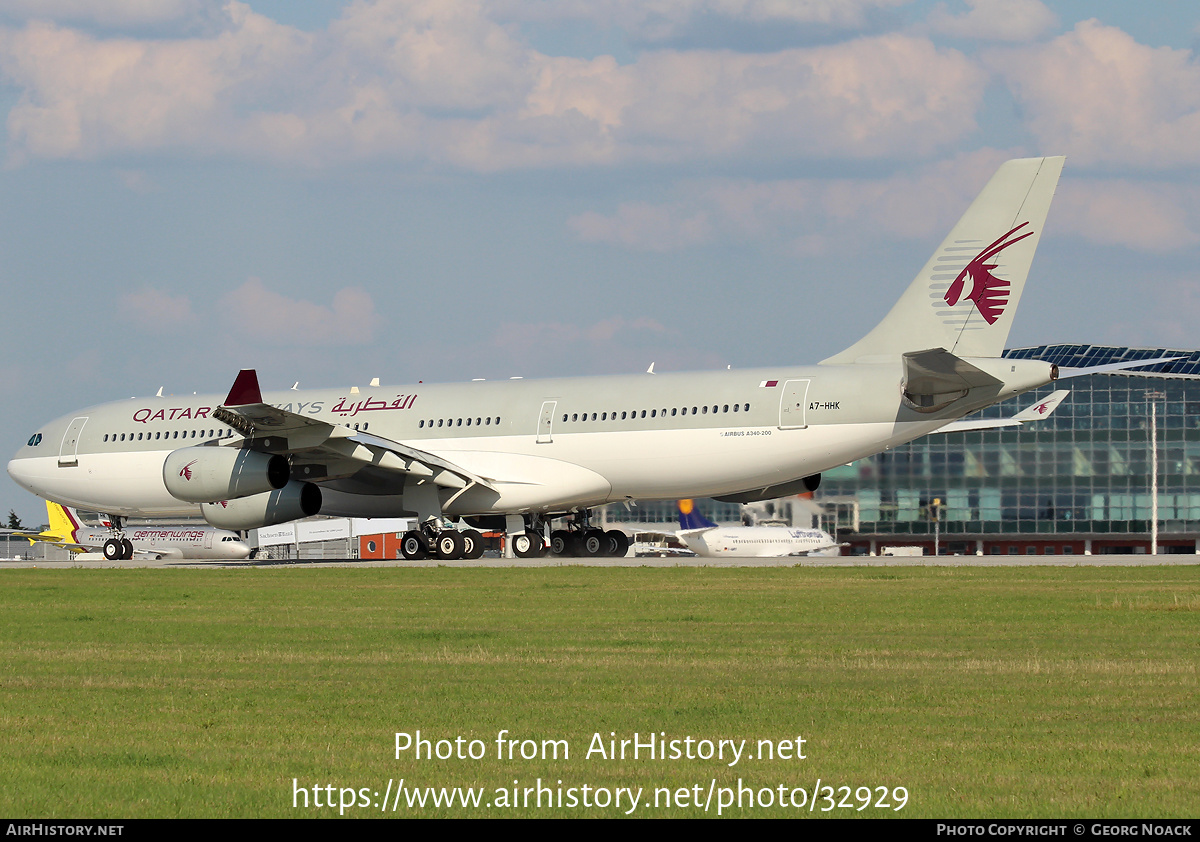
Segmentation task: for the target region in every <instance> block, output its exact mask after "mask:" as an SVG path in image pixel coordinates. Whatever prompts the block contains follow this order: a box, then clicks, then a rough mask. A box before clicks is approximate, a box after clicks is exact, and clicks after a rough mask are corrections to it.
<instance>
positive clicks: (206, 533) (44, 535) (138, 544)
mask: <svg viewBox="0 0 1200 842" xmlns="http://www.w3.org/2000/svg"><path fill="white" fill-rule="evenodd" d="M46 515H47V517H48V518H49V520H50V525H49V527H48V528H47V529H46V530H45V531H44V532H20V531H16V530H14V531H12V532H11V533H10V534H11V535H13V536H14V537H16V538H25V539H27V540H28V541H29V543H31V544H32V543H33V542H34V541H42V542H44V543H47V544H54V545H55V546H56V547H65V548H66V549H69V550H71V551H72V552H73V553H78V554H85V553H95V552H102V553H103V554H104V557H105V558H106V559H108V560H109V561H115V560H117V559H131V558H133V557H134V556H141V557H144V558H210V559H242V558H249V556H250V545H249V544H247V543H246V542H245V541H243V540H242V539H241V538H240V537H239V536H238V535H236V534H235V533H233V532H230V531H229V530H227V529H215V528H213V527H211V526H196V525H193V524H178V525H174V524H171V525H168V524H158V525H154V526H131V527H129V528H128V529H126V530H125V537H123V538H118V537H115V536H114V530H113V529H109V528H103V529H101V528H97V527H93V526H86V525H85V524H84V523H83V520H82V519H81V518H80V517H79V513H78V512H76V511H75V510H74V509H71V508H68V507H66V506H60V505H59V504H58V503H55V502H53V501H51V500H47V501H46ZM5 531H6V532H7V531H8V530H5Z"/></svg>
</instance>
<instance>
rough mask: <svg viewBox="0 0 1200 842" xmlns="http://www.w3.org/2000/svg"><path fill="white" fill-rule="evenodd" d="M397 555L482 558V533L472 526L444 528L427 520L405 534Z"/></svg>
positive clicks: (450, 559)
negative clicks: (466, 527) (461, 528)
mask: <svg viewBox="0 0 1200 842" xmlns="http://www.w3.org/2000/svg"><path fill="white" fill-rule="evenodd" d="M400 554H401V555H403V556H404V557H405V558H406V559H408V560H409V561H417V560H420V559H423V558H436V559H439V560H441V561H453V560H455V559H476V558H482V557H483V536H482V535H481V534H479V532H478V531H477V530H474V529H464V530H462V531H459V530H457V529H453V528H451V529H443V528H441V527H439V526H438V525H437V523H436V522H435V521H432V520H430V521H427V522H425V523H424V524H422V525H421V528H420V529H413V530H410V531H409V532H406V533H404V538H403V539H402V540H401V541H400Z"/></svg>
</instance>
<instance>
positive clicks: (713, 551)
mask: <svg viewBox="0 0 1200 842" xmlns="http://www.w3.org/2000/svg"><path fill="white" fill-rule="evenodd" d="M676 535H678V536H679V540H681V541H682V542H683V543H684V544H685V545H686V546H687V548H688V549H689V550H691V551H692V552H694V553H695V554H696V555H698V556H704V557H706V558H779V557H781V556H790V555H795V556H800V555H809V554H810V553H829V554H833V555H836V554H837V552H838V545H837V542H836V541H834V539H833V536H831V535H830V534H829V533H828V532H822V531H821V530H820V529H798V528H796V527H790V526H714V527H712V528H710V529H686V530H682V531H680V532H677V533H676Z"/></svg>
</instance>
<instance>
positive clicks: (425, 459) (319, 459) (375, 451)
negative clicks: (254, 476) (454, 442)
mask: <svg viewBox="0 0 1200 842" xmlns="http://www.w3.org/2000/svg"><path fill="white" fill-rule="evenodd" d="M212 417H213V418H215V419H217V420H218V421H221V422H222V423H225V424H228V425H229V426H230V427H232V428H233V429H235V430H237V431H238V432H239V433H241V434H242V435H243V436H245V437H246V438H253V439H255V440H256V441H257V442H258V443H259V444H261V446H262V449H264V450H266V451H267V452H269V453H287V454H292V456H293V466H292V467H293V475H294V476H295V477H296V478H297V479H301V480H308V481H311V482H321V481H322V480H329V479H338V478H342V477H347V476H352V475H353V474H355V473H357V472H358V471H359V470H360V469H362V468H364V467H366V466H375V467H377V468H381V469H383V470H385V471H393V472H395V473H398V474H410V475H412V476H416V477H421V478H423V479H432V480H433V482H434V483H435V484H436V485H440V486H443V487H446V488H457V489H466V488H469V487H471V486H473V485H478V486H482V487H484V488H492V487H493V486H492V484H491V483H490V482H489V481H488V480H486V479H484V478H483V477H480V476H477V475H475V474H474V473H472V472H470V471H468V470H466V469H465V468H462V467H460V466H459V465H456V464H454V463H453V462H451V461H449V460H447V459H443V458H442V457H440V456H436V455H435V454H432V453H428V452H426V451H424V450H420V449H418V448H415V447H410V446H408V445H405V444H401V443H400V442H395V441H392V440H390V439H385V438H383V437H382V436H376V435H372V434H370V433H366V432H362V431H359V430H351V429H350V428H349V427H343V426H339V425H336V424H330V423H328V422H326V421H321V420H318V419H316V418H308V417H305V416H303V415H297V414H296V413H294V412H288V411H286V410H283V409H279V408H278V407H274V406H271V405H269V404H266V403H263V400H262V392H261V391H260V390H259V387H258V375H257V373H256V372H255V371H254V369H243V370H242V371H241V372H240V373H239V374H238V376H237V379H236V380H235V381H234V384H233V388H231V389H230V390H229V396H228V397H226V399H225V403H224V404H222V405H221V406H220V407H218V408H217V409H216V410H214V411H213V414H212Z"/></svg>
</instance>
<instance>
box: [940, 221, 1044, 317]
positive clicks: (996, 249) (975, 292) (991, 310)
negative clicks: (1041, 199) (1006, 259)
mask: <svg viewBox="0 0 1200 842" xmlns="http://www.w3.org/2000/svg"><path fill="white" fill-rule="evenodd" d="M1028 224H1029V223H1028V222H1022V223H1021V224H1020V225H1018V226H1017V227H1016V228H1013V229H1012V230H1011V231H1009V232H1008V233H1007V234H1005V235H1004V236H1003V237H1001V238H1000V239H998V240H996V241H995V242H994V243H992V244H991V245H990V246H988V247H987V248H985V249H984V250H983V251H981V252H979V254H977V255H975V257H974V258H973V259H972V260H971V262H970V263H968V264H967V265H966V267H965V268H964V269H963V270H962V271H961V272H959V273H958V277H957V278H955V279H954V283H952V284H950V289H948V290H946V297H945V302H946V303H947V304H949V305H950V306H951V307H953V306H954V305H955V304H957V303H958V302H959V300H960V299H961V298H963V297H964V296H963V294H962V293H963V286H964V285H965V281H966V279H967V276H968V275H969V276H970V277H971V293H970V294H969V295H967V296H966V299H967V300H968V301H973V302H974V303H975V308H976V309H977V310H978V311H979V315H981V316H983V318H984V321H986V322H987V323H988V324H990V325H994V324H995V323H996V319H998V318H1000V316H1001V315H1003V313H1004V308H1005V307H1006V306H1008V291H1009V290H1008V288H1009V282H1008V281H1006V280H1004V279H1002V278H997V277H996V276H995V275H993V274H992V270H993V269H995V268H996V267H997V266H999V265H1000V264H998V263H989V262H988V261H989V260H991V259H992V258H993V257H995V256H996V255H997V254H999V253H1000V252H1002V251H1004V250H1005V249H1006V248H1008V247H1009V246H1011V245H1012V244H1013V243H1019V242H1020V241H1021V240H1023V239H1025V238H1026V237H1031V236H1033V231H1026V232H1025V233H1024V234H1022V235H1021V236H1019V237H1013V239H1009V238H1010V237H1012V236H1013V235H1014V234H1016V233H1017V232H1018V231H1020V230H1021V229H1022V228H1024V227H1025V226H1026V225H1028Z"/></svg>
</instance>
